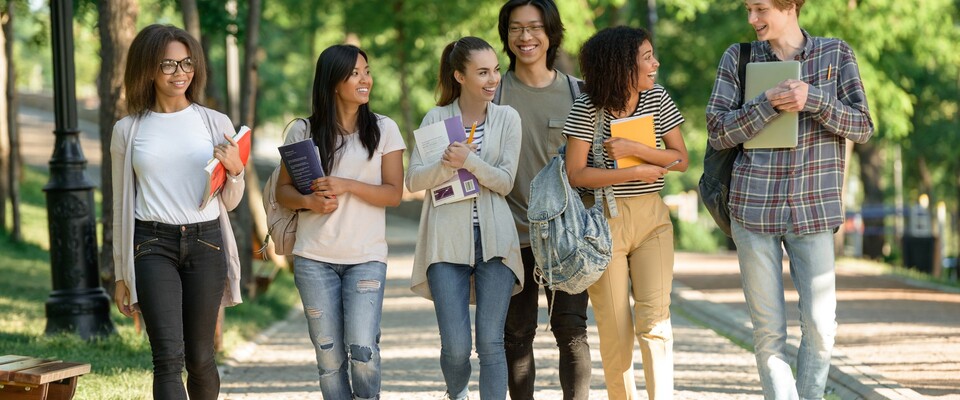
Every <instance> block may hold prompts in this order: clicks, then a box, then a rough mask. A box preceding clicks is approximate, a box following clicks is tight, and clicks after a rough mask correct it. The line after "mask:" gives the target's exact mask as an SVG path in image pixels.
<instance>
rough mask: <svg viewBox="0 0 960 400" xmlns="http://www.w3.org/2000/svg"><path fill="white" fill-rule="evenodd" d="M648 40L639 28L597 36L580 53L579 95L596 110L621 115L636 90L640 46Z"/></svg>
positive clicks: (646, 33) (648, 35) (644, 32)
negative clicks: (580, 82) (580, 78)
mask: <svg viewBox="0 0 960 400" xmlns="http://www.w3.org/2000/svg"><path fill="white" fill-rule="evenodd" d="M649 40H650V33H648V32H647V31H646V30H645V29H643V28H629V27H626V26H618V27H615V28H606V29H603V30H601V31H600V32H597V33H596V34H595V35H593V36H592V37H591V38H590V39H588V40H587V42H586V43H584V44H583V48H581V49H580V73H582V74H583V80H584V83H585V85H584V88H583V91H584V92H585V93H587V95H589V96H590V100H591V101H592V102H593V104H594V105H595V106H596V107H597V108H604V109H607V110H610V111H614V112H620V111H624V110H626V108H627V101H628V100H629V99H630V91H631V90H632V88H634V87H636V86H637V82H639V80H640V72H639V71H638V69H637V56H638V54H639V53H640V45H642V44H643V42H645V41H649Z"/></svg>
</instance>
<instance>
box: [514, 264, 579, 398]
mask: <svg viewBox="0 0 960 400" xmlns="http://www.w3.org/2000/svg"><path fill="white" fill-rule="evenodd" d="M520 255H521V257H522V259H523V275H524V277H523V282H524V283H523V291H521V292H520V293H517V294H516V295H514V296H513V298H511V300H510V310H509V311H508V312H507V323H506V326H505V327H504V332H503V342H504V348H505V349H506V352H507V369H508V378H507V385H508V387H509V389H510V398H511V399H513V400H528V399H533V391H534V381H535V380H536V363H535V362H534V359H533V338H534V336H535V335H536V333H537V312H538V306H537V300H538V298H539V295H540V285H537V283H536V282H535V281H534V280H533V268H534V265H535V261H534V258H533V251H532V250H531V249H530V248H529V247H524V248H522V249H521V250H520ZM544 291H546V294H547V304H551V302H552V304H553V314H552V315H551V316H550V330H551V331H553V336H554V338H556V340H557V347H558V348H560V387H561V388H562V389H563V398H564V400H586V399H587V398H588V397H589V393H590V374H591V370H590V369H591V365H590V345H589V344H587V292H586V291H584V292H583V293H580V294H577V295H569V294H567V293H564V292H557V293H556V298H554V296H553V292H552V291H550V290H549V289H547V288H544ZM548 307H549V306H548ZM548 309H549V308H548Z"/></svg>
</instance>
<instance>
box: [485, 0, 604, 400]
mask: <svg viewBox="0 0 960 400" xmlns="http://www.w3.org/2000/svg"><path fill="white" fill-rule="evenodd" d="M498 28H499V33H500V41H501V42H503V50H504V52H506V53H507V57H509V58H510V68H509V70H508V71H507V72H506V73H505V74H504V75H503V78H502V79H501V80H500V87H499V88H498V89H497V94H496V96H495V97H494V102H495V103H498V104H503V105H509V106H511V107H513V108H514V109H516V110H517V112H518V113H519V114H520V118H521V120H522V124H521V125H522V132H523V139H522V142H521V146H520V149H521V150H520V151H521V157H520V160H519V165H518V167H517V176H516V179H515V180H514V187H513V191H511V192H510V194H509V195H507V203H508V204H509V205H510V209H511V211H512V212H513V217H514V221H515V222H516V224H517V232H518V233H519V234H520V246H521V251H520V254H521V256H522V259H523V268H524V275H525V276H524V282H525V285H524V288H523V291H521V292H520V293H518V294H516V295H515V296H513V298H511V301H510V309H509V311H508V312H507V322H506V325H505V327H504V348H505V350H506V355H507V370H508V373H509V376H508V380H507V382H508V388H509V390H510V398H511V399H513V400H528V399H533V392H534V382H535V380H536V365H535V363H534V359H533V339H534V336H535V335H536V331H537V315H538V300H539V297H540V296H539V294H540V287H539V285H537V283H536V281H535V280H534V278H533V270H534V266H535V261H534V257H533V252H532V251H531V249H530V239H529V231H530V228H529V221H528V220H527V204H528V200H529V198H530V181H531V180H533V177H534V176H536V174H537V172H540V170H541V169H543V167H544V166H545V165H546V164H547V162H548V161H549V160H550V158H552V157H553V156H554V155H556V154H557V149H558V148H559V147H560V146H561V145H563V144H564V143H565V142H566V140H565V138H564V136H563V125H564V122H565V121H566V119H567V114H568V113H569V112H570V108H571V107H572V106H573V100H574V99H575V98H576V96H578V95H579V94H580V90H579V84H580V81H579V80H578V79H576V78H573V77H570V76H568V75H565V74H563V73H561V72H560V71H557V70H555V69H554V62H555V61H556V59H557V52H558V51H559V50H560V43H561V42H562V41H563V23H562V22H561V21H560V13H559V11H558V10H557V6H556V4H554V2H553V0H510V1H508V2H507V3H506V4H504V6H503V7H502V8H501V9H500V19H499V27H498ZM544 290H545V291H546V295H547V302H548V304H549V305H550V306H548V307H551V308H552V313H551V316H550V328H551V330H552V331H553V335H554V337H555V338H556V341H557V347H559V349H560V387H561V388H562V389H563V398H564V399H577V400H580V399H587V398H588V395H589V391H590V375H591V364H590V347H589V345H588V344H587V293H586V292H583V293H580V294H578V295H569V294H567V293H564V292H555V293H552V292H551V291H550V290H549V289H547V288H544Z"/></svg>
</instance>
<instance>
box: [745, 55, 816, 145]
mask: <svg viewBox="0 0 960 400" xmlns="http://www.w3.org/2000/svg"><path fill="white" fill-rule="evenodd" d="M831 68H832V67H831ZM746 79H747V83H746V84H745V85H744V93H743V94H744V98H745V99H752V98H755V97H757V96H759V95H760V93H763V92H765V91H767V90H768V89H770V88H772V87H776V86H777V85H779V84H780V82H783V81H784V80H787V79H800V62H799V61H794V60H791V61H771V62H752V63H749V64H747V76H746ZM799 136H800V115H799V113H797V112H796V111H793V112H784V111H781V112H779V115H778V116H777V117H775V118H774V119H773V120H772V121H770V122H768V123H767V125H766V126H764V127H763V128H762V129H760V132H758V133H757V135H756V136H754V137H753V138H751V139H750V140H748V141H746V142H743V148H744V149H792V148H796V147H797V143H798V142H799Z"/></svg>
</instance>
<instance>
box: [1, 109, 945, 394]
mask: <svg viewBox="0 0 960 400" xmlns="http://www.w3.org/2000/svg"><path fill="white" fill-rule="evenodd" d="M18 120H19V122H20V124H21V140H22V146H23V147H22V153H23V157H24V162H25V163H26V164H27V165H30V166H31V167H37V168H42V169H46V168H47V162H48V161H49V159H50V156H51V154H52V149H53V139H54V135H53V133H52V132H53V122H52V121H53V115H52V113H50V112H49V111H46V110H43V109H41V108H30V107H22V108H21V112H20V116H19V118H18ZM79 125H80V126H79V127H80V130H81V131H82V132H83V133H82V135H81V144H82V147H83V151H84V155H85V157H86V159H87V161H88V169H87V175H88V177H89V178H90V179H91V181H93V182H95V183H96V184H97V185H99V183H100V173H99V168H100V161H101V157H100V147H99V142H98V133H97V132H98V131H97V126H96V125H95V124H92V123H90V122H87V121H83V120H81V121H80V124H79ZM260 143H261V144H264V142H260ZM264 145H265V146H266V147H269V145H266V144H264ZM259 146H260V145H258V147H259ZM263 153H270V152H269V151H264V152H263ZM257 154H258V155H259V154H260V152H258V153H257ZM408 214H409V213H408ZM415 232H416V222H415V221H412V220H409V219H406V218H403V217H397V216H395V215H388V231H387V235H388V241H390V242H391V243H390V244H391V257H390V260H389V264H388V265H389V268H388V282H387V286H386V290H387V292H386V296H387V298H386V300H385V302H384V317H383V325H382V327H383V328H382V329H383V341H382V343H381V347H382V349H383V358H384V361H383V379H384V380H383V387H384V393H383V398H385V399H414V400H416V399H437V398H440V397H441V395H442V392H443V384H442V382H443V381H442V378H441V376H440V368H439V361H438V360H439V343H440V340H439V334H438V332H437V327H436V326H437V325H436V318H435V317H434V314H433V307H432V304H431V303H430V302H429V301H427V300H424V299H422V298H420V297H418V296H416V295H414V294H413V293H412V292H410V290H409V288H408V284H409V279H410V268H411V263H412V256H411V255H410V254H411V249H412V245H413V242H412V241H413V238H415ZM675 275H676V278H675V283H674V295H673V307H672V310H673V318H674V319H673V322H674V336H675V356H676V389H677V393H676V398H678V399H758V398H760V397H761V396H760V391H759V380H758V378H757V374H756V366H755V361H754V357H753V354H752V353H751V352H749V351H747V350H744V349H743V348H741V347H739V346H738V345H735V344H734V342H733V341H731V340H729V339H727V338H726V337H729V338H733V339H734V340H736V341H737V343H743V344H745V345H746V346H749V344H750V343H751V342H752V337H751V333H750V320H749V316H748V314H747V312H746V307H745V305H744V300H743V294H742V291H741V289H740V278H739V272H738V267H737V262H736V256H735V255H732V254H720V255H701V254H689V253H679V254H678V255H677V264H676V268H675ZM784 280H785V285H786V286H787V287H788V288H790V289H788V290H787V294H786V299H787V303H788V306H787V308H788V310H789V311H790V312H791V319H790V320H789V322H790V324H789V326H788V333H789V334H790V339H789V341H788V348H791V349H793V351H795V348H796V346H797V343H798V341H799V326H798V324H797V313H796V300H797V296H796V292H795V291H793V290H792V284H791V283H790V282H789V274H786V275H785V279H784ZM837 287H838V312H837V318H838V322H839V326H840V327H839V331H838V335H837V339H836V343H837V345H836V352H835V354H834V361H833V368H832V369H831V372H830V381H829V383H828V390H829V391H830V392H832V393H834V394H835V395H837V396H838V397H840V398H842V399H860V398H864V399H871V400H872V399H939V400H960V290H958V289H956V288H952V287H944V286H939V285H932V284H928V283H923V282H917V281H913V280H910V279H905V278H902V277H895V276H891V275H887V274H885V273H883V272H882V269H881V268H879V267H877V266H876V265H874V264H870V263H864V262H859V261H856V260H844V261H841V262H840V263H839V264H838V268H837ZM541 304H545V299H543V298H542V297H541ZM540 320H541V330H540V331H539V332H538V336H537V341H536V342H535V346H536V350H535V352H536V358H537V361H538V368H537V371H538V375H537V388H538V392H537V398H539V399H560V398H561V396H560V386H559V382H558V378H557V376H558V374H557V363H558V360H557V355H556V351H555V350H554V347H555V344H554V343H553V341H552V335H551V334H550V333H549V332H545V331H543V328H544V327H545V325H546V322H545V321H546V312H545V311H543V310H541V316H540ZM590 322H591V326H590V333H589V335H590V339H591V343H590V345H591V349H592V352H593V378H592V381H591V386H592V388H593V390H592V392H591V398H593V399H605V398H606V396H605V391H604V390H603V378H602V376H603V371H602V368H601V366H600V356H599V354H598V351H597V349H598V346H597V342H596V340H597V337H598V336H597V332H596V327H595V325H593V320H592V317H591V321H590ZM706 327H709V328H706ZM306 332H307V330H306V325H305V320H304V318H303V316H302V313H299V312H298V311H296V310H293V311H292V312H291V316H290V318H288V319H287V320H285V321H282V322H280V323H278V324H276V325H275V326H273V327H271V328H270V329H268V330H267V331H265V332H263V333H262V334H261V335H260V337H259V338H258V339H257V340H254V341H252V342H250V343H248V344H246V345H244V346H242V347H240V348H239V349H237V350H236V351H234V352H233V353H231V354H230V355H229V357H228V360H227V362H226V363H225V365H224V368H223V395H222V396H221V398H222V399H224V400H227V399H271V400H273V399H307V398H318V397H319V390H318V387H317V372H316V364H315V361H314V355H313V349H312V347H311V345H310V343H309V340H308V339H307V334H306ZM718 332H720V333H722V334H723V336H721V335H720V334H719V333H718ZM724 336H726V337H724ZM788 350H789V349H788ZM634 359H635V360H636V361H635V363H636V364H635V368H636V370H637V371H638V379H637V382H638V384H640V385H642V384H643V379H642V372H640V371H642V367H641V365H640V361H639V360H640V357H639V352H638V351H637V352H635V355H634ZM474 367H475V368H474V375H475V376H474V378H473V379H472V382H474V386H471V391H472V392H473V396H474V398H478V394H477V392H476V386H475V383H476V382H477V377H476V371H477V368H476V365H474ZM640 394H641V398H645V392H644V391H643V389H642V386H641V389H640Z"/></svg>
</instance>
